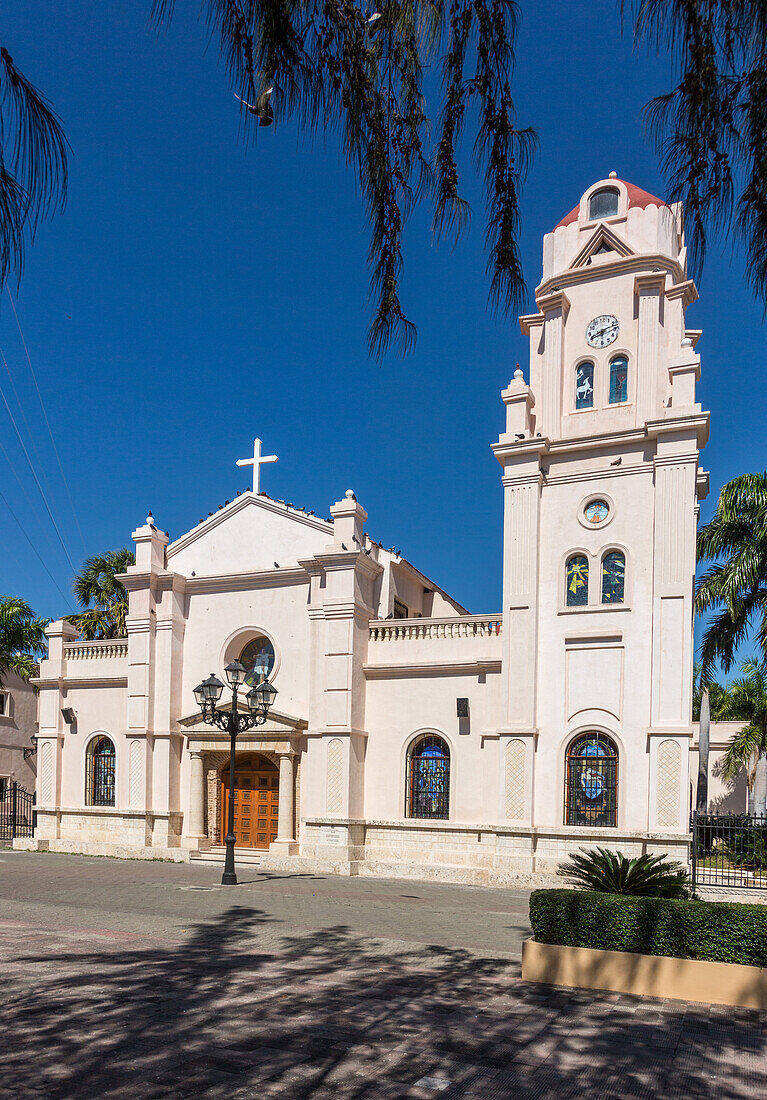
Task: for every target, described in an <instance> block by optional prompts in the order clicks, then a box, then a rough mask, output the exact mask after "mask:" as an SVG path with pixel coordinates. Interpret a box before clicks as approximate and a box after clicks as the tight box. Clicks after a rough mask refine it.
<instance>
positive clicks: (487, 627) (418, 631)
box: [370, 615, 503, 642]
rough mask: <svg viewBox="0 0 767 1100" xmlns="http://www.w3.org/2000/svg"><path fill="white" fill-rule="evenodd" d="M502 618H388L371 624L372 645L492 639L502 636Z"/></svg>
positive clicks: (484, 616) (492, 616) (489, 616)
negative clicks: (429, 639) (411, 641)
mask: <svg viewBox="0 0 767 1100" xmlns="http://www.w3.org/2000/svg"><path fill="white" fill-rule="evenodd" d="M502 626H503V618H502V616H501V615H461V616H460V617H456V618H453V619H384V620H377V621H375V622H372V623H371V624H370V640H371V642H397V641H407V640H415V639H424V638H490V637H495V636H496V635H498V634H500V633H501V629H502Z"/></svg>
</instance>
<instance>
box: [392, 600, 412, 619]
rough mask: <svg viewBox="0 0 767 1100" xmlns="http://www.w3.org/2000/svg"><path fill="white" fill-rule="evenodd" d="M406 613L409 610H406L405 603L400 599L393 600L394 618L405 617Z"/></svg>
mask: <svg viewBox="0 0 767 1100" xmlns="http://www.w3.org/2000/svg"><path fill="white" fill-rule="evenodd" d="M408 614H409V612H408V607H407V604H404V603H402V601H401V600H395V601H394V618H395V619H406V618H407V617H408Z"/></svg>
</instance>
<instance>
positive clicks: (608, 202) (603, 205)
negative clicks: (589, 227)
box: [589, 187, 620, 221]
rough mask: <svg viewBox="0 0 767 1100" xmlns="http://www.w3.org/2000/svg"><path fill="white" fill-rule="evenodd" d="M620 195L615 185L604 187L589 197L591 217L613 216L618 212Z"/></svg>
mask: <svg viewBox="0 0 767 1100" xmlns="http://www.w3.org/2000/svg"><path fill="white" fill-rule="evenodd" d="M619 199H620V195H619V194H618V192H617V191H616V189H615V188H614V187H603V188H602V190H601V191H596V192H595V193H594V194H593V195H592V196H591V198H590V199H589V219H590V220H591V221H595V220H596V219H597V218H612V217H614V215H615V214H617V213H618V202H619Z"/></svg>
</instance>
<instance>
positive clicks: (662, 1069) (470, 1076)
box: [0, 852, 767, 1100]
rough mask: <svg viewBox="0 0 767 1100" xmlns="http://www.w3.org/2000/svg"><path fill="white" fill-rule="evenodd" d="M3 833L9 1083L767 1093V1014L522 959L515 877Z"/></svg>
mask: <svg viewBox="0 0 767 1100" xmlns="http://www.w3.org/2000/svg"><path fill="white" fill-rule="evenodd" d="M246 877H247V879H248V881H247V882H243V884H242V885H241V886H239V887H237V888H230V889H224V888H220V887H218V886H216V884H215V883H216V880H217V878H218V873H217V870H216V869H215V868H212V869H211V868H192V869H190V868H189V867H187V866H177V865H170V864H146V863H133V862H128V861H126V862H122V861H114V860H106V859H86V858H82V857H72V856H53V855H45V854H36V853H7V852H0V958H2V959H3V960H4V961H3V964H2V971H3V973H2V982H0V998H1V999H2V1003H3V1009H4V1011H3V1035H2V1050H3V1067H4V1073H3V1075H2V1078H0V1097H5V1096H9V1097H10V1096H13V1097H15V1098H16V1100H19V1098H26V1097H38V1096H40V1097H50V1098H56V1100H69V1098H94V1100H95V1098H101V1097H126V1098H127V1097H131V1098H133V1097H136V1098H139V1097H140V1098H142V1100H143V1098H146V1100H149V1098H151V1097H158V1098H159V1097H182V1096H189V1097H198V1096H199V1097H206V1098H208V1097H210V1098H212V1097H227V1098H229V1097H232V1098H239V1097H272V1096H279V1097H289V1098H304V1097H305V1098H307V1100H308V1098H311V1100H331V1098H332V1100H346V1098H374V1097H381V1098H393V1097H414V1098H415V1097H422V1098H423V1097H442V1098H445V1100H447V1098H452V1097H465V1098H467V1100H491V1098H501V1097H509V1098H512V1097H513V1098H520V1100H533V1097H535V1098H538V1100H553V1098H554V1097H557V1098H560V1100H561V1098H570V1097H573V1098H575V1097H615V1098H616V1100H617V1098H622V1097H648V1098H649V1097H652V1098H656V1097H659V1098H664V1100H666V1098H676V1097H679V1098H680V1100H681V1098H682V1097H684V1098H686V1100H687V1098H689V1100H698V1098H703V1097H706V1098H708V1097H711V1098H716V1100H736V1098H754V1100H756V1098H760V1097H762V1096H765V1095H767V1016H764V1015H762V1016H760V1015H759V1014H756V1013H749V1012H745V1011H742V1010H732V1009H717V1008H713V1009H711V1008H708V1007H703V1006H696V1005H689V1004H683V1003H679V1002H656V1001H639V1000H638V999H632V998H628V997H623V996H619V995H617V994H605V995H594V994H589V993H582V992H575V991H566V990H555V989H550V988H547V987H534V986H531V985H527V984H525V983H523V982H521V981H520V980H519V976H518V975H519V963H518V954H519V945H520V943H521V940H522V938H523V937H524V936H525V935H527V934H528V932H527V928H526V919H525V916H524V914H525V911H526V898H525V896H524V895H522V894H521V893H520V892H518V891H517V892H515V891H497V890H478V889H472V888H471V887H459V886H441V885H438V884H434V883H428V884H425V883H415V882H402V881H382V880H378V879H347V880H344V879H330V878H319V877H315V876H300V877H297V878H291V877H290V876H269V877H268V878H265V877H264V876H259V875H253V874H250V875H248V876H245V875H244V876H243V879H245V878H246Z"/></svg>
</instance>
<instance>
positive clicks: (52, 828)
mask: <svg viewBox="0 0 767 1100" xmlns="http://www.w3.org/2000/svg"><path fill="white" fill-rule="evenodd" d="M183 820H184V815H183V814H181V813H154V812H152V811H151V810H118V809H115V808H114V807H112V806H87V807H81V808H79V809H58V810H56V809H43V808H41V809H39V810H38V811H37V829H36V830H35V840H36V841H41V842H42V841H44V842H46V843H47V845H48V850H50V851H64V850H66V851H73V850H75V848H76V849H77V850H78V851H80V850H84V848H83V846H84V845H89V846H91V847H93V846H94V845H95V846H97V847H100V848H102V847H103V848H110V849H111V848H114V847H119V848H120V849H121V850H126V851H127V850H133V849H145V848H146V849H149V850H151V851H155V850H158V849H169V850H173V849H177V848H179V847H180V845H181V831H182V826H183ZM62 844H63V845H66V846H67V847H66V848H62V847H60V845H62ZM73 846H74V847H73ZM91 854H98V855H107V854H110V853H109V852H106V851H104V852H102V851H99V852H98V853H94V852H92V853H91ZM178 858H181V859H183V858H184V857H183V856H179V857H178Z"/></svg>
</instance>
